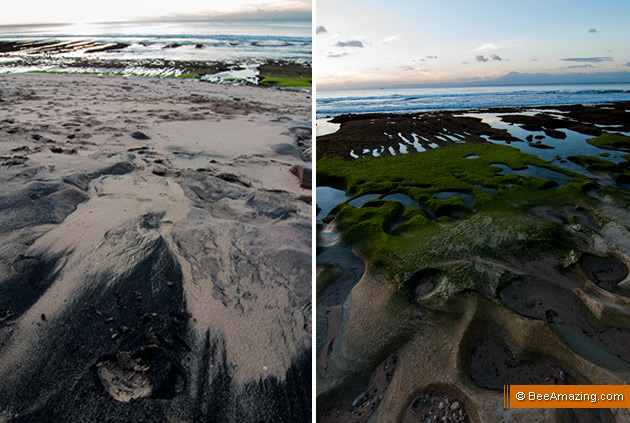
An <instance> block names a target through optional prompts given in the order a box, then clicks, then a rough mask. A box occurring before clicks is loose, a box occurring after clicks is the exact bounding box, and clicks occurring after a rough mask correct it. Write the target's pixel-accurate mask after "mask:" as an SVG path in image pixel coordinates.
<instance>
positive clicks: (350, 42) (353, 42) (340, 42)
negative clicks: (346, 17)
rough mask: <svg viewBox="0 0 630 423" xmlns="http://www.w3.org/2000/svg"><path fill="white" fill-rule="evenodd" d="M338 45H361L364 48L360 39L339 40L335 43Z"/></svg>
mask: <svg viewBox="0 0 630 423" xmlns="http://www.w3.org/2000/svg"><path fill="white" fill-rule="evenodd" d="M335 46H336V47H361V48H363V43H362V42H361V41H359V40H350V41H337V44H335Z"/></svg>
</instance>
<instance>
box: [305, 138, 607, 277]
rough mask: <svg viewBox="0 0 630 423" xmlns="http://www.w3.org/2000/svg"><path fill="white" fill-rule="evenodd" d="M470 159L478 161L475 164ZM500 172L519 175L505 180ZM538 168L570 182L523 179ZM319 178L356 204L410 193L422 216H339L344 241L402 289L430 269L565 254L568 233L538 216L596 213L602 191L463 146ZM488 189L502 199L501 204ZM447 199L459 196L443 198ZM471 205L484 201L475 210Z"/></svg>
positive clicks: (390, 209)
mask: <svg viewBox="0 0 630 423" xmlns="http://www.w3.org/2000/svg"><path fill="white" fill-rule="evenodd" d="M471 155H475V156H478V157H475V158H472V159H471V158H466V157H470V156H471ZM497 164H501V165H504V166H507V167H508V168H509V169H511V170H512V171H514V172H515V173H516V174H504V169H503V168H501V167H498V166H497ZM531 166H536V167H538V168H543V169H546V170H549V171H552V172H551V173H550V174H554V173H553V172H556V173H557V174H558V175H560V176H562V178H565V180H566V182H565V183H562V184H560V183H559V182H558V181H555V180H549V179H545V178H540V177H534V176H522V175H519V174H518V171H519V170H525V169H528V168H529V167H531ZM317 178H318V184H319V185H320V186H333V187H335V188H339V189H344V190H345V191H346V192H347V193H348V194H350V195H352V196H353V198H357V197H359V196H361V195H365V194H374V193H377V194H382V195H381V197H382V196H384V195H386V194H393V193H402V194H405V195H407V196H409V197H411V198H412V199H413V200H415V201H416V202H417V203H418V204H419V205H420V206H421V208H417V207H404V206H403V205H402V204H401V203H400V202H398V201H383V200H382V199H376V200H372V201H369V202H367V203H365V204H364V205H363V206H362V207H360V208H355V207H353V206H351V205H350V204H347V203H344V204H341V205H340V206H338V207H337V208H336V209H334V210H333V212H336V213H337V215H336V218H335V225H336V227H337V228H338V229H339V230H340V232H341V233H342V235H343V236H344V237H345V238H346V239H347V240H348V241H350V242H351V243H352V245H353V246H354V247H355V248H357V250H358V251H359V252H360V253H361V254H364V255H365V256H366V257H368V258H369V262H370V265H371V266H374V267H383V268H386V269H387V270H388V271H390V272H391V273H392V274H393V275H396V277H397V279H398V280H399V281H404V280H405V279H406V278H408V277H409V276H410V275H411V274H413V273H414V272H416V271H417V270H418V269H422V268H423V266H430V265H432V264H435V263H443V262H445V261H456V260H459V259H461V258H462V257H470V256H476V255H480V256H483V257H494V256H496V257H501V256H502V255H504V254H505V253H506V251H511V250H514V249H519V248H521V247H522V246H524V245H528V244H530V243H540V242H546V243H553V244H558V245H557V248H559V249H561V250H562V249H563V248H565V246H563V244H562V242H560V241H558V240H560V239H562V225H560V224H558V223H555V222H551V221H548V220H544V219H541V218H538V217H536V216H533V215H532V214H531V213H530V212H529V210H530V209H532V208H533V207H537V206H545V207H563V206H567V205H571V206H576V205H577V206H582V207H585V208H586V209H589V208H590V207H591V206H593V205H594V203H595V202H596V200H595V199H593V198H591V197H589V196H588V195H586V194H585V191H586V190H587V188H589V187H592V186H593V182H592V181H591V180H590V179H588V178H586V177H584V176H582V175H578V174H575V173H571V172H568V171H566V170H563V169H560V168H558V167H556V166H554V165H552V164H550V163H548V162H546V161H544V160H542V159H539V158H538V157H536V156H533V155H529V154H525V153H522V152H520V151H519V150H517V149H515V148H513V147H509V146H502V145H495V144H461V145H456V146H452V147H443V148H439V149H436V150H431V151H426V152H422V153H411V154H406V155H398V156H383V157H374V158H371V157H370V158H364V159H356V160H352V161H347V160H343V159H341V158H322V159H320V160H318V161H317ZM562 178H558V179H559V180H561V179H562ZM480 186H482V187H489V188H493V189H495V190H497V195H496V197H495V196H493V195H490V194H489V193H488V192H486V191H485V190H483V189H481V188H479V187H480ZM444 192H448V193H449V194H450V195H452V196H451V197H450V198H447V199H437V198H436V197H435V194H438V193H444ZM458 193H459V194H462V195H461V196H460V195H458ZM463 195H471V196H473V197H474V200H475V201H474V202H473V203H472V204H470V202H469V204H467V203H466V201H464V198H463ZM566 249H567V251H568V250H569V249H570V247H569V246H566Z"/></svg>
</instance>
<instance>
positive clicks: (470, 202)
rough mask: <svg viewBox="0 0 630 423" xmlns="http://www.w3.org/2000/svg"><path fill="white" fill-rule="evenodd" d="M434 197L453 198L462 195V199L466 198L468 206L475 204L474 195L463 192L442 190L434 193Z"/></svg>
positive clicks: (437, 198) (465, 202) (439, 198)
mask: <svg viewBox="0 0 630 423" xmlns="http://www.w3.org/2000/svg"><path fill="white" fill-rule="evenodd" d="M433 197H434V198H435V199H436V200H448V199H449V198H453V197H461V199H462V200H464V204H466V206H468V207H471V206H472V205H473V204H475V196H474V195H472V194H464V193H461V192H452V191H442V192H438V193H435V194H433Z"/></svg>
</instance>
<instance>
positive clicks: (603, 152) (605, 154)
mask: <svg viewBox="0 0 630 423" xmlns="http://www.w3.org/2000/svg"><path fill="white" fill-rule="evenodd" d="M599 155H600V156H602V157H609V156H610V153H608V152H606V151H602V152H600V153H599Z"/></svg>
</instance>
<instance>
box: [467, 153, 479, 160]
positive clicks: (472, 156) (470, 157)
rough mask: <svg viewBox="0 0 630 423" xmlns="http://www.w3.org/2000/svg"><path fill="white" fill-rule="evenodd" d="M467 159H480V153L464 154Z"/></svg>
mask: <svg viewBox="0 0 630 423" xmlns="http://www.w3.org/2000/svg"><path fill="white" fill-rule="evenodd" d="M464 158H465V159H478V158H479V154H469V155H467V156H464Z"/></svg>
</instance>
